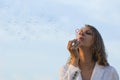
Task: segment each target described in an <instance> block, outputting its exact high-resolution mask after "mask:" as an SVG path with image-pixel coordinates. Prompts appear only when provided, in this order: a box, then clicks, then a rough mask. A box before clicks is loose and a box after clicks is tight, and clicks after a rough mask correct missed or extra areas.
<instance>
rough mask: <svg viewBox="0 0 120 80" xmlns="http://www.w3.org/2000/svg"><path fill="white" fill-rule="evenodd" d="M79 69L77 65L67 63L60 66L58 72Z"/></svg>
mask: <svg viewBox="0 0 120 80" xmlns="http://www.w3.org/2000/svg"><path fill="white" fill-rule="evenodd" d="M78 70H80V69H79V68H78V67H75V66H73V65H71V64H70V65H69V64H65V65H63V66H61V67H60V72H66V71H68V72H74V71H78Z"/></svg>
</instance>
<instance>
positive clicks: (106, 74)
mask: <svg viewBox="0 0 120 80" xmlns="http://www.w3.org/2000/svg"><path fill="white" fill-rule="evenodd" d="M60 80H82V77H81V70H80V69H79V68H78V67H75V66H73V65H64V66H63V67H62V68H61V69H60ZM90 80H119V76H118V73H117V72H116V70H115V69H114V68H113V67H112V66H101V65H99V64H97V63H96V64H95V67H94V69H93V73H92V76H91V79H90Z"/></svg>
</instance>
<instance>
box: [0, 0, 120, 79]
mask: <svg viewBox="0 0 120 80" xmlns="http://www.w3.org/2000/svg"><path fill="white" fill-rule="evenodd" d="M119 8H120V1H119V0H0V80H58V79H59V68H60V67H61V66H62V65H64V64H65V63H66V61H67V59H68V57H69V52H68V51H67V49H66V45H67V42H68V40H71V39H74V38H75V29H76V28H81V27H83V26H84V24H91V25H93V26H95V27H96V28H97V29H98V30H99V32H100V33H101V35H102V37H103V40H104V43H105V47H106V52H107V54H108V61H109V63H110V64H111V65H112V66H114V67H115V68H116V70H117V72H118V73H119V75H120V51H119V50H120V23H119V21H120V9H119Z"/></svg>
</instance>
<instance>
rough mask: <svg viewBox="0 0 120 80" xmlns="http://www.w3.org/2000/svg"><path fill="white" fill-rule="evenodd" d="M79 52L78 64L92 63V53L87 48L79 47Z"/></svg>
mask: <svg viewBox="0 0 120 80" xmlns="http://www.w3.org/2000/svg"><path fill="white" fill-rule="evenodd" d="M79 54H80V64H82V65H83V64H90V63H92V62H93V61H92V53H91V51H90V49H88V48H79Z"/></svg>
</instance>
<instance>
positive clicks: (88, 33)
mask: <svg viewBox="0 0 120 80" xmlns="http://www.w3.org/2000/svg"><path fill="white" fill-rule="evenodd" d="M80 34H81V32H80V33H79V35H80ZM85 34H87V35H92V33H90V32H85Z"/></svg>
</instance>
